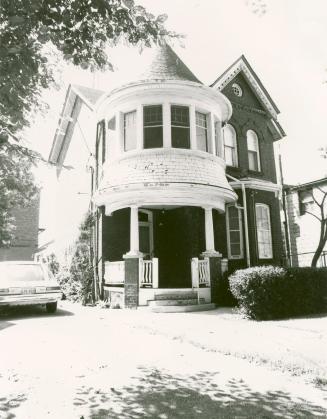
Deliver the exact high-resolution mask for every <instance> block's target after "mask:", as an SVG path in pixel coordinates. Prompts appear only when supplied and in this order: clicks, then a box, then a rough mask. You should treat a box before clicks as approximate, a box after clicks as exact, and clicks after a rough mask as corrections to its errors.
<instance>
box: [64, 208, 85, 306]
mask: <svg viewBox="0 0 327 419" xmlns="http://www.w3.org/2000/svg"><path fill="white" fill-rule="evenodd" d="M91 228H92V217H91V216H90V215H88V216H87V217H86V219H85V221H84V222H83V223H82V225H81V227H80V235H79V238H78V240H77V241H76V243H75V249H74V251H73V257H72V259H71V262H70V264H69V266H61V267H60V270H59V273H58V275H57V279H58V281H59V283H60V285H61V287H62V289H63V292H64V294H65V296H66V298H67V299H68V300H71V301H78V302H81V303H82V304H87V303H89V302H91V301H93V291H92V286H93V263H92V253H91Z"/></svg>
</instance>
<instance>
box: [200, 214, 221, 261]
mask: <svg viewBox="0 0 327 419" xmlns="http://www.w3.org/2000/svg"><path fill="white" fill-rule="evenodd" d="M204 217H205V238H206V250H205V252H204V253H203V256H221V254H220V253H219V252H217V251H216V250H215V237H214V230H213V218H212V208H204Z"/></svg>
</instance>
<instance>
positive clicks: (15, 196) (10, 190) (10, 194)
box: [0, 143, 37, 247]
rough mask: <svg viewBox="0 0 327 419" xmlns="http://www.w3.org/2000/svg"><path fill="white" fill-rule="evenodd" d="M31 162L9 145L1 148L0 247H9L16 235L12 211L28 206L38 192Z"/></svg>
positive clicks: (18, 150) (17, 149)
mask: <svg viewBox="0 0 327 419" xmlns="http://www.w3.org/2000/svg"><path fill="white" fill-rule="evenodd" d="M30 160H31V159H30V157H28V156H26V155H25V154H24V153H22V152H21V150H20V149H19V148H15V147H12V146H11V145H10V144H9V143H8V144H6V145H3V147H0V247H2V246H9V245H10V242H11V240H13V238H14V235H15V229H14V219H13V217H12V216H11V210H12V209H13V208H14V207H17V206H25V205H28V203H29V201H30V200H31V199H32V198H33V196H34V195H35V193H36V191H37V188H36V186H35V184H34V179H33V175H32V173H31V165H32V163H31V161H30Z"/></svg>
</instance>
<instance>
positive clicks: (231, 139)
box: [223, 125, 237, 167]
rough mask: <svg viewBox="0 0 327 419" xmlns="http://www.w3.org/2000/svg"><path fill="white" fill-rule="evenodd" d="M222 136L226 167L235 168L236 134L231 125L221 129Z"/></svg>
mask: <svg viewBox="0 0 327 419" xmlns="http://www.w3.org/2000/svg"><path fill="white" fill-rule="evenodd" d="M223 135H224V156H225V161H226V164H227V166H234V167H236V166H237V142H236V132H235V129H234V128H233V127H232V126H231V125H226V126H225V127H224V129H223Z"/></svg>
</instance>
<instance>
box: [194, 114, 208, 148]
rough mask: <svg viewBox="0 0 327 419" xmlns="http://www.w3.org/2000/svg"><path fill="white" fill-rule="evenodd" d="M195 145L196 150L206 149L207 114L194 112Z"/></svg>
mask: <svg viewBox="0 0 327 419" xmlns="http://www.w3.org/2000/svg"><path fill="white" fill-rule="evenodd" d="M195 124H196V146H197V149H198V150H201V151H208V124H207V115H206V114H205V113H201V112H195Z"/></svg>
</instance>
